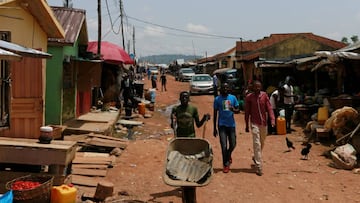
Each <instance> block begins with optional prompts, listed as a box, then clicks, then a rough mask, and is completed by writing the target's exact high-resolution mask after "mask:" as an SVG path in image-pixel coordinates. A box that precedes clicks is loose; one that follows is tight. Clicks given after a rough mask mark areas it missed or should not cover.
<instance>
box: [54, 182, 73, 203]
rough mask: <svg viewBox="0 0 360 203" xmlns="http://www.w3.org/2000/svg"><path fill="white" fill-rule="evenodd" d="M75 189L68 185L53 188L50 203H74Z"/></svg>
mask: <svg viewBox="0 0 360 203" xmlns="http://www.w3.org/2000/svg"><path fill="white" fill-rule="evenodd" d="M76 193H77V189H76V188H75V187H70V186H68V185H60V186H53V187H52V190H51V203H75V202H76Z"/></svg>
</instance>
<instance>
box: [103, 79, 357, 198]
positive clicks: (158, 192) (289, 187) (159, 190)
mask: <svg viewBox="0 0 360 203" xmlns="http://www.w3.org/2000/svg"><path fill="white" fill-rule="evenodd" d="M145 82H146V84H145V88H149V87H150V82H149V81H147V80H146V81H145ZM183 90H188V83H186V82H177V81H175V80H174V78H173V77H171V76H168V91H167V92H161V91H157V92H156V108H155V112H154V116H153V117H152V118H145V119H143V121H144V123H145V125H144V127H142V128H138V129H135V130H138V133H137V134H136V136H137V138H136V140H134V141H131V142H130V143H129V145H128V147H127V148H126V150H125V151H124V152H123V153H122V155H121V156H120V157H119V158H117V164H116V166H115V167H114V168H113V169H110V170H109V173H108V175H107V178H108V179H109V180H110V181H112V182H113V183H114V184H115V192H116V193H118V197H116V198H114V199H116V200H114V201H113V202H174V203H177V202H181V190H180V189H179V188H176V187H172V186H168V185H166V184H165V183H164V181H163V178H162V176H163V171H164V160H165V151H166V149H167V145H168V142H169V140H170V139H171V138H172V137H173V135H172V134H171V133H170V134H169V133H166V132H169V131H168V128H169V118H168V117H167V116H166V109H167V108H166V107H168V106H170V105H173V104H175V103H177V102H178V97H179V92H180V91H183ZM212 102H213V96H211V95H201V96H192V97H191V103H192V104H194V105H195V106H197V107H198V109H199V113H200V116H201V117H202V115H203V114H204V113H210V114H211V115H212V114H213V110H212ZM236 121H237V129H236V130H237V146H236V149H235V151H234V153H233V156H232V158H233V163H232V165H231V170H230V172H229V173H227V174H225V173H223V172H222V162H221V152H220V145H219V139H218V137H217V138H214V137H213V136H212V132H213V127H212V126H213V125H212V122H213V121H212V120H210V122H209V123H208V124H207V126H206V136H205V138H206V139H207V140H208V141H209V142H210V143H211V145H212V148H213V152H214V161H213V168H214V175H213V176H212V179H211V181H210V183H209V184H208V185H206V186H204V187H198V188H196V192H197V200H198V202H199V203H219V202H221V203H222V202H224V203H229V202H231V203H236V202H321V201H327V202H360V184H359V180H360V179H359V178H360V177H359V174H354V173H352V172H351V171H346V170H339V169H335V168H332V167H330V166H329V163H332V161H331V160H330V159H327V158H326V157H324V156H322V154H323V152H325V151H326V150H327V149H329V147H327V146H324V145H321V144H318V145H313V148H312V149H311V152H310V155H309V160H301V155H300V151H301V149H302V148H303V146H302V145H301V144H302V141H303V134H302V128H300V127H297V126H295V125H294V126H293V128H294V129H295V130H296V131H295V132H293V133H292V134H290V135H287V136H288V137H289V138H290V139H291V140H293V142H294V145H295V148H296V149H295V150H293V151H291V152H285V151H287V147H286V143H285V135H271V136H268V137H267V139H266V144H265V148H264V151H263V159H264V162H265V163H264V168H263V172H264V174H263V176H261V177H259V176H257V175H256V174H255V173H254V170H253V169H252V168H251V164H252V160H251V157H252V139H251V134H250V133H245V131H244V129H245V125H244V114H243V113H240V114H236ZM202 130H203V128H199V129H197V136H201V135H202Z"/></svg>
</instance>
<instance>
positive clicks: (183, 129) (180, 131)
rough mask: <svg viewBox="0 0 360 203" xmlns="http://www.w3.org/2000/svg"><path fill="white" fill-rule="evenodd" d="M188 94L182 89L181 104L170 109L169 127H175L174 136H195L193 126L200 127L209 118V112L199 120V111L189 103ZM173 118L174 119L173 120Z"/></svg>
mask: <svg viewBox="0 0 360 203" xmlns="http://www.w3.org/2000/svg"><path fill="white" fill-rule="evenodd" d="M189 98H190V95H189V93H188V92H186V91H183V92H181V93H180V102H181V104H180V105H178V106H175V107H174V108H173V109H172V112H171V115H170V118H171V128H173V129H175V125H176V129H175V130H176V132H175V133H176V134H175V135H176V137H195V127H194V122H195V124H196V127H198V128H200V127H201V126H202V125H203V124H204V123H205V121H208V120H210V114H208V113H207V114H205V115H204V116H203V118H202V119H201V121H200V120H199V113H198V110H197V108H196V107H195V106H193V105H191V104H189ZM174 120H175V121H174Z"/></svg>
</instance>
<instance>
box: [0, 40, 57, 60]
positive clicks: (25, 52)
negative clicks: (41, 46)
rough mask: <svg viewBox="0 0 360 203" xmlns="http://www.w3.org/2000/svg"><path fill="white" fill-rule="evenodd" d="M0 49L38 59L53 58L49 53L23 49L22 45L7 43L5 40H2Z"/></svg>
mask: <svg viewBox="0 0 360 203" xmlns="http://www.w3.org/2000/svg"><path fill="white" fill-rule="evenodd" d="M0 48H2V49H5V50H7V51H10V52H14V53H16V54H18V55H21V56H29V57H38V58H51V57H52V55H51V54H48V53H45V52H42V51H39V50H36V49H31V48H27V47H23V46H21V45H18V44H14V43H11V42H7V41H4V40H0Z"/></svg>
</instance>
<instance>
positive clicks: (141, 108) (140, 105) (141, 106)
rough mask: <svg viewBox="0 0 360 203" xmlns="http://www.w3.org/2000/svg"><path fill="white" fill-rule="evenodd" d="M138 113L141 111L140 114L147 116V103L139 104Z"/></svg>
mask: <svg viewBox="0 0 360 203" xmlns="http://www.w3.org/2000/svg"><path fill="white" fill-rule="evenodd" d="M138 111H139V114H141V115H145V103H143V102H140V103H139V104H138Z"/></svg>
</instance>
